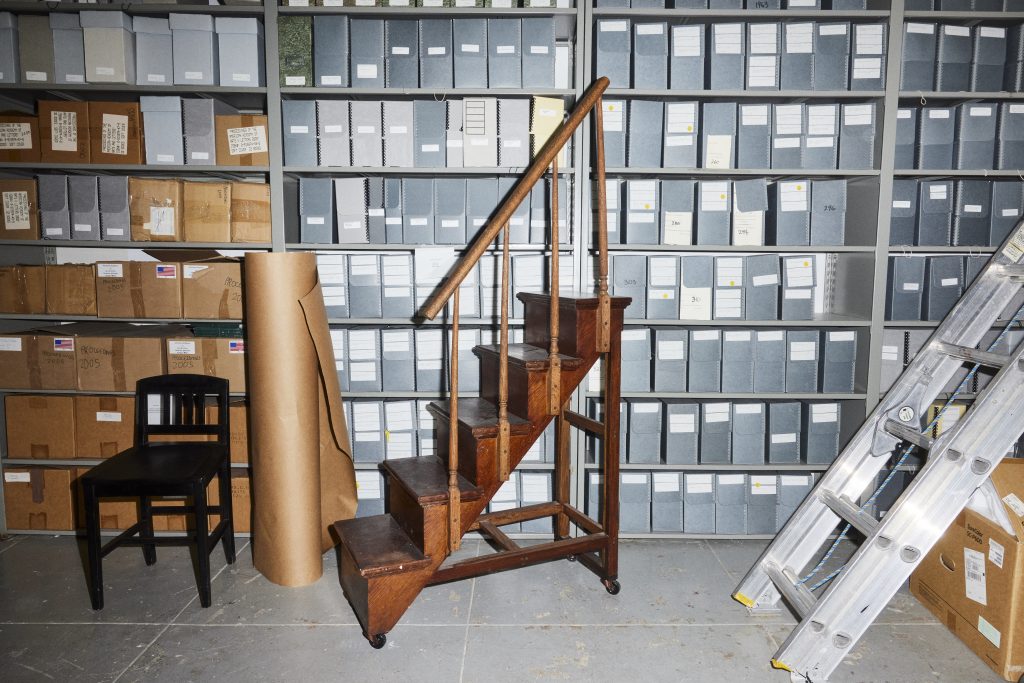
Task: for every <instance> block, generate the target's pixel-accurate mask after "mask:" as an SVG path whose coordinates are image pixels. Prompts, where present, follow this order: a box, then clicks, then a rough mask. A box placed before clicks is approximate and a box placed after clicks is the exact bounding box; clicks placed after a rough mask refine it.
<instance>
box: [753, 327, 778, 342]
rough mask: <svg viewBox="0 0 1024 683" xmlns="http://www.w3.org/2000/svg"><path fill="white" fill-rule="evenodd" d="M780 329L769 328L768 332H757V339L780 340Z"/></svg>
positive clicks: (760, 340)
mask: <svg viewBox="0 0 1024 683" xmlns="http://www.w3.org/2000/svg"><path fill="white" fill-rule="evenodd" d="M782 335H783V332H782V330H770V331H768V332H758V333H757V341H759V342H763V341H764V342H769V341H782Z"/></svg>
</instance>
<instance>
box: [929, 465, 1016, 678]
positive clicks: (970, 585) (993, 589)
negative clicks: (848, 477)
mask: <svg viewBox="0 0 1024 683" xmlns="http://www.w3.org/2000/svg"><path fill="white" fill-rule="evenodd" d="M992 483H993V484H994V485H995V488H996V491H997V492H998V494H999V496H1000V498H1002V499H1003V503H1004V506H1005V508H1006V513H1007V515H1008V516H1009V518H1010V522H1011V524H1012V525H1013V527H1014V530H1015V533H1014V534H1010V533H1007V531H1006V530H1005V529H1003V528H1002V527H1001V526H1000V525H999V524H996V523H995V522H993V521H991V520H989V519H987V518H986V517H984V516H983V515H981V514H979V513H977V512H974V511H973V510H968V509H965V510H963V511H962V512H961V513H960V514H959V515H958V516H957V518H956V520H955V521H954V522H953V524H951V525H950V527H949V529H947V530H946V533H945V534H944V535H943V536H942V538H940V539H939V542H938V543H937V544H936V545H935V546H934V547H933V548H932V550H931V552H929V553H928V555H927V556H925V558H924V559H923V560H922V561H921V564H919V565H918V567H917V569H915V570H914V573H913V574H912V575H911V577H910V592H911V593H913V594H914V596H915V597H916V598H917V599H918V600H919V601H920V602H921V604H922V605H924V606H925V607H927V608H928V609H929V610H930V611H931V612H932V614H934V615H935V616H936V617H937V618H938V619H939V621H941V622H942V623H944V624H945V625H946V627H947V628H949V630H951V631H952V632H953V633H954V634H956V636H957V637H958V638H960V640H962V641H963V642H964V644H966V645H967V647H969V648H970V649H971V650H973V651H974V652H975V654H977V655H978V656H979V657H980V658H981V659H982V660H983V661H984V662H985V663H986V664H988V665H989V667H990V668H991V669H992V670H993V671H995V672H996V673H997V674H999V675H1000V676H1002V677H1003V678H1004V679H1006V680H1008V681H1016V680H1018V678H1020V676H1021V674H1024V637H1022V634H1021V629H1020V626H1021V624H1022V623H1024V566H1022V565H1024V519H1022V515H1021V514H1020V513H1021V512H1024V504H1022V501H1024V460H1015V459H1007V460H1004V461H1003V462H1002V463H1001V464H1000V465H999V466H998V467H997V468H996V469H995V470H994V471H993V472H992ZM1007 501H1009V502H1007ZM968 572H969V573H968Z"/></svg>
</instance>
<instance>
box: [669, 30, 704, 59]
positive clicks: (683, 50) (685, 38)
mask: <svg viewBox="0 0 1024 683" xmlns="http://www.w3.org/2000/svg"><path fill="white" fill-rule="evenodd" d="M701 42H702V41H701V39H700V27H699V26H673V27H672V56H673V57H700V52H701V48H702V47H703V45H702V44H701Z"/></svg>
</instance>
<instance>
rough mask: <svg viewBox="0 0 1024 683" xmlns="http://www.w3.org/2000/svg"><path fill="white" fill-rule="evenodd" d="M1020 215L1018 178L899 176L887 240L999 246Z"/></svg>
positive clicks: (1022, 190)
mask: <svg viewBox="0 0 1024 683" xmlns="http://www.w3.org/2000/svg"><path fill="white" fill-rule="evenodd" d="M1022 215H1024V182H1021V181H1020V180H981V179H966V178H965V179H959V180H931V179H928V180H918V179H914V178H896V179H895V180H894V181H893V189H892V213H891V218H890V223H889V244H891V245H893V246H922V247H924V246H936V247H948V246H969V247H973V246H998V245H1000V244H1002V243H1003V241H1004V240H1005V239H1006V238H1007V236H1009V234H1010V231H1011V230H1013V228H1014V227H1016V225H1017V223H1018V222H1019V221H1020V217H1021V216H1022Z"/></svg>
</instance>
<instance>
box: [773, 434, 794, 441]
mask: <svg viewBox="0 0 1024 683" xmlns="http://www.w3.org/2000/svg"><path fill="white" fill-rule="evenodd" d="M771 442H772V443H796V434H795V433H794V432H789V433H785V434H772V435H771Z"/></svg>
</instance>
